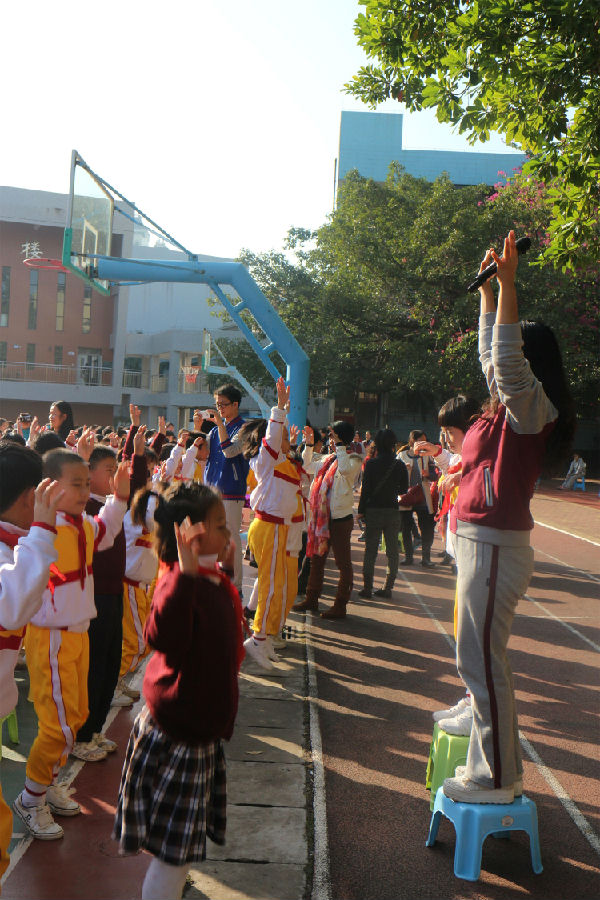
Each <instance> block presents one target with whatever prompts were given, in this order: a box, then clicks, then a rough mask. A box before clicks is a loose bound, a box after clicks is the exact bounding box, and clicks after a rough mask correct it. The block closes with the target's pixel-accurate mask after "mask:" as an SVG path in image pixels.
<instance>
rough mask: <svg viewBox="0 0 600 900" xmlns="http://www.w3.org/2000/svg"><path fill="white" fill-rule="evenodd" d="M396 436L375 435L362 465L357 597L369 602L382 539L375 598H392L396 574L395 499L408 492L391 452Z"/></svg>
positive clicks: (404, 476)
mask: <svg viewBox="0 0 600 900" xmlns="http://www.w3.org/2000/svg"><path fill="white" fill-rule="evenodd" d="M395 445H396V435H395V434H394V432H393V431H392V430H391V428H384V429H382V430H381V431H378V432H377V434H376V435H375V449H376V452H377V455H376V456H373V457H371V458H369V459H367V460H366V461H365V465H364V469H363V476H362V490H361V493H360V500H359V502H358V515H359V519H364V523H365V555H364V558H363V589H362V591H360V592H359V597H364V598H365V599H370V597H371V596H372V591H373V574H374V571H375V560H376V558H377V550H378V548H379V542H380V540H381V535H382V533H383V537H384V539H385V553H386V556H387V573H386V579H385V586H384V587H383V588H381V589H380V590H378V591H375V596H377V597H387V598H389V597H391V596H392V588H393V587H394V582H395V580H396V575H397V574H398V559H399V554H398V535H399V533H400V528H401V523H402V519H401V512H400V510H399V509H398V495H399V494H405V493H406V491H407V490H408V472H407V469H406V466H405V465H404V463H403V462H402V460H400V459H396V456H395V454H394V448H395Z"/></svg>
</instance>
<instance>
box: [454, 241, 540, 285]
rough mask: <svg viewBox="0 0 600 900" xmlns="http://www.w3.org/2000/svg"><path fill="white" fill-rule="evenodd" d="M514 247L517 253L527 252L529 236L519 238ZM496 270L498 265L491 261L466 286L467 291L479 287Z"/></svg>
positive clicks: (529, 243)
mask: <svg viewBox="0 0 600 900" xmlns="http://www.w3.org/2000/svg"><path fill="white" fill-rule="evenodd" d="M516 247H517V250H518V251H519V253H527V251H528V250H529V248H530V247H531V238H528V237H522V238H519V240H518V241H517V242H516ZM497 271H498V266H497V265H496V263H492V264H491V266H488V267H487V269H484V270H483V272H481V273H480V274H479V275H478V276H477V278H476V279H475V281H473V282H472V283H471V284H470V285H469V287H468V288H467V291H469V293H471V294H472V293H473V292H474V291H477V290H479V288H480V287H481V285H482V284H483V283H484V281H487V280H488V278H491V277H492V275H495V274H496V272H497Z"/></svg>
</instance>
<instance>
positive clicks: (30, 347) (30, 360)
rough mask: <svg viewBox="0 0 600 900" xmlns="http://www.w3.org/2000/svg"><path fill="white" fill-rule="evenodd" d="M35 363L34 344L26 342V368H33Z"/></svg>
mask: <svg viewBox="0 0 600 900" xmlns="http://www.w3.org/2000/svg"><path fill="white" fill-rule="evenodd" d="M34 363H35V344H27V368H28V369H33V364H34Z"/></svg>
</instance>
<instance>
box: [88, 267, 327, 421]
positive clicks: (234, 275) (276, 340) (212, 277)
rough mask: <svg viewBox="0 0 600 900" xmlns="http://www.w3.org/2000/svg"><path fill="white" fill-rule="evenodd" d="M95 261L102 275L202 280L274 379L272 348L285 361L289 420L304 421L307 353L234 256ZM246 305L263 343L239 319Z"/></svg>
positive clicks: (188, 281) (276, 375)
mask: <svg viewBox="0 0 600 900" xmlns="http://www.w3.org/2000/svg"><path fill="white" fill-rule="evenodd" d="M94 262H95V267H96V268H97V272H98V278H100V279H102V280H103V281H104V280H106V281H114V282H117V283H118V282H121V281H140V282H154V281H165V282H183V283H186V284H206V285H208V286H209V287H210V288H211V289H212V291H213V292H214V293H215V295H216V296H217V298H218V299H219V301H220V302H221V303H222V304H223V306H224V307H225V309H226V310H227V312H228V314H229V315H230V316H231V318H232V320H233V321H234V322H235V324H236V325H237V326H238V328H239V329H240V331H241V332H242V334H243V335H244V337H245V338H246V340H247V341H248V343H249V344H250V346H251V347H252V349H253V350H254V352H255V353H256V355H257V356H258V358H259V359H260V360H261V362H262V363H263V365H264V366H265V367H266V369H267V370H268V371H269V372H270V373H271V375H272V376H273V378H274V379H275V380H276V379H277V378H279V375H280V373H279V371H278V369H277V367H276V366H275V364H274V363H273V361H272V359H271V358H270V354H271V353H273V352H274V351H277V352H278V353H279V354H280V356H281V357H282V359H283V360H284V362H285V364H286V381H287V382H288V384H290V385H291V391H290V413H289V421H290V423H291V424H293V425H297V426H298V427H299V428H302V427H304V425H305V424H306V408H307V402H308V375H309V370H310V362H309V359H308V356H307V355H306V353H305V352H304V350H303V349H302V347H301V346H300V344H299V343H298V341H297V340H296V338H295V337H294V335H293V334H292V333H291V332H290V331H289V329H288V328H287V326H286V325H285V324H284V323H283V322H282V320H281V318H280V317H279V315H278V314H277V312H276V311H275V310H274V309H273V307H272V306H271V304H270V303H269V301H268V300H267V298H266V297H265V295H264V294H263V292H262V291H261V290H260V288H259V287H258V285H257V284H256V282H255V281H254V279H253V278H252V276H251V275H250V273H249V272H248V270H247V269H246V267H245V266H243V265H242V264H241V263H234V262H231V263H230V262H194V261H192V260H189V261H176V260H173V261H171V260H169V261H168V262H163V261H162V260H146V259H139V260H138V259H121V258H119V257H112V256H99V257H96V258H95V260H94ZM222 285H231V287H233V288H234V289H235V291H236V292H237V294H238V295H239V297H240V302H239V303H232V301H231V300H230V299H229V297H228V296H227V295H226V294H225V292H224V291H223V290H222V287H221V286H222ZM245 309H247V310H248V311H249V312H250V313H251V314H252V315H253V316H254V318H255V319H256V321H257V323H258V324H259V325H260V327H261V328H262V330H263V331H264V333H265V334H266V336H267V338H268V339H269V343H268V344H267V345H266V346H265V347H263V346H262V345H261V344H260V342H259V341H258V340H257V339H256V337H255V335H254V334H253V333H252V331H251V329H250V328H249V327H248V325H247V324H246V323H245V322H244V320H243V319H242V317H241V313H242V312H243V311H244V310H245Z"/></svg>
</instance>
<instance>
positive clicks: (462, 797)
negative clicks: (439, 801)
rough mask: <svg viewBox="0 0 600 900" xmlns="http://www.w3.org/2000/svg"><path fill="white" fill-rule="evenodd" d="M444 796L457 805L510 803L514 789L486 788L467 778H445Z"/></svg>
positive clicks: (513, 797)
mask: <svg viewBox="0 0 600 900" xmlns="http://www.w3.org/2000/svg"><path fill="white" fill-rule="evenodd" d="M444 794H445V795H446V797H449V798H450V799H451V800H455V801H456V802H457V803H512V802H513V800H514V799H515V792H514V788H513V786H512V785H511V787H507V788H486V787H483V786H482V785H481V784H476V783H475V782H474V781H469V779H468V778H457V777H456V776H455V777H454V778H446V780H445V781H444Z"/></svg>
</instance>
